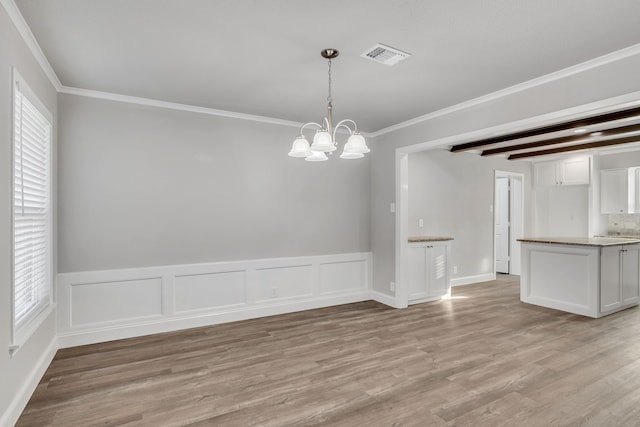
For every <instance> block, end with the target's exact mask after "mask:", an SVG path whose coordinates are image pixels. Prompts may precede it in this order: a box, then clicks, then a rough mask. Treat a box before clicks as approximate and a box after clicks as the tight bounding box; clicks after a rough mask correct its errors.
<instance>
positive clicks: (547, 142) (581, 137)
mask: <svg viewBox="0 0 640 427" xmlns="http://www.w3.org/2000/svg"><path fill="white" fill-rule="evenodd" d="M639 131H640V124H635V125H629V126H621V127H617V128H611V129H606V130H602V131H598V132H600V135H598V138H604V137H608V136H613V135H620V134H625V133H630V132H639ZM588 137H589V136H588V135H587V136H586V135H584V134H581V135H570V136H564V137H561V138H552V139H546V140H540V141H534V142H527V143H524V144H515V145H508V146H506V147H498V148H491V149H489V150H484V151H483V152H482V155H483V156H492V155H495V154H503V153H509V152H511V151H520V150H528V149H530V148H538V147H546V146H549V145H558V144H565V143H567V142H576V141H581V140H584V139H585V138H588Z"/></svg>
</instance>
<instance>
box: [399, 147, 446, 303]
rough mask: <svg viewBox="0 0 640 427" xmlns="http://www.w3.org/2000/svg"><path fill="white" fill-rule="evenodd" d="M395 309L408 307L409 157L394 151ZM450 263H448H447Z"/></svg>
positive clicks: (400, 151) (401, 152)
mask: <svg viewBox="0 0 640 427" xmlns="http://www.w3.org/2000/svg"><path fill="white" fill-rule="evenodd" d="M395 156H396V200H395V203H396V213H395V216H396V217H395V220H396V221H395V236H396V240H395V245H396V250H395V253H396V276H395V280H396V304H395V305H394V307H396V308H406V307H407V306H408V305H409V285H408V283H409V278H408V277H407V271H408V268H409V246H408V245H407V242H408V241H409V155H408V154H407V153H406V152H404V151H403V150H402V149H396V153H395ZM449 262H450V261H449Z"/></svg>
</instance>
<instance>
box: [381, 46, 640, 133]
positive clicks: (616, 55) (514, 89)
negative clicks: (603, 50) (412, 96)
mask: <svg viewBox="0 0 640 427" xmlns="http://www.w3.org/2000/svg"><path fill="white" fill-rule="evenodd" d="M638 54H640V44H636V45H633V46H629V47H626V48H624V49H620V50H617V51H615V52H611V53H608V54H606V55H603V56H599V57H597V58H594V59H590V60H588V61H585V62H582V63H580V64H576V65H573V66H571V67H567V68H564V69H562V70H558V71H554V72H552V73H549V74H546V75H544V76H540V77H536V78H534V79H531V80H527V81H525V82H522V83H518V84H515V85H513V86H509V87H507V88H504V89H500V90H497V91H495V92H491V93H489V94H487V95H482V96H479V97H477V98H473V99H470V100H468V101H464V102H461V103H459V104H455V105H452V106H450V107H446V108H442V109H440V110H437V111H434V112H431V113H428V114H425V115H422V116H419V117H415V118H413V119H410V120H406V121H404V122H400V123H397V124H395V125H391V126H388V127H386V128H383V129H380V130H377V131H375V132H371V133H370V134H369V135H370V136H371V137H373V138H375V137H378V136H380V135H384V134H386V133H389V132H393V131H396V130H399V129H403V128H406V127H409V126H413V125H415V124H418V123H422V122H425V121H427V120H431V119H434V118H437V117H441V116H444V115H447V114H451V113H455V112H457V111H461V110H465V109H468V108H471V107H474V106H476V105H479V104H484V103H486V102H490V101H494V100H496V99H499V98H502V97H505V96H509V95H513V94H515V93H518V92H523V91H525V90H528V89H531V88H534V87H536V86H541V85H543V84H547V83H550V82H553V81H555V80H560V79H563V78H565V77H569V76H572V75H574V74H578V73H581V72H584V71H587V70H590V69H593V68H597V67H600V66H603V65H606V64H610V63H612V62H615V61H619V60H621V59H625V58H628V57H631V56H634V55H638Z"/></svg>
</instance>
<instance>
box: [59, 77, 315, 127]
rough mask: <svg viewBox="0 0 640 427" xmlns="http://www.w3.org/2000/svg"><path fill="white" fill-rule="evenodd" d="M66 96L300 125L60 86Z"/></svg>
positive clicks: (231, 112)
mask: <svg viewBox="0 0 640 427" xmlns="http://www.w3.org/2000/svg"><path fill="white" fill-rule="evenodd" d="M58 92H60V93H64V94H67V95H76V96H84V97H87V98H97V99H104V100H108V101H116V102H125V103H128V104H138V105H146V106H149V107H157V108H165V109H169V110H178V111H188V112H191V113H199V114H208V115H211V116H220V117H228V118H232V119H240V120H250V121H254V122H261V123H269V124H275V125H281V126H290V127H296V128H299V127H300V126H302V123H298V122H294V121H291V120H283V119H276V118H273V117H266V116H257V115H253V114H244V113H236V112H234V111H226V110H217V109H215V108H208V107H198V106H195V105H189V104H179V103H177V102H169V101H159V100H157V99H149V98H142V97H137V96H129V95H120V94H117V93H110V92H101V91H97V90H90V89H81V88H76V87H69V86H62V87H61V88H60V90H59V91H58Z"/></svg>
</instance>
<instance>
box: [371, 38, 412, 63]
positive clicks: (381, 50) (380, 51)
mask: <svg viewBox="0 0 640 427" xmlns="http://www.w3.org/2000/svg"><path fill="white" fill-rule="evenodd" d="M360 56H362V57H363V58H367V59H370V60H372V61H375V62H379V63H380V64H384V65H396V64H397V63H398V62H400V61H402V60H403V59H407V58H408V57H410V56H411V54H410V53H407V52H403V51H401V50H398V49H395V48H393V47H390V46H385V45H383V44H381V43H378V44H377V45H375V46H373V47H372V48H371V49H367V51H366V52H365V53H363V54H362V55H360Z"/></svg>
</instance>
